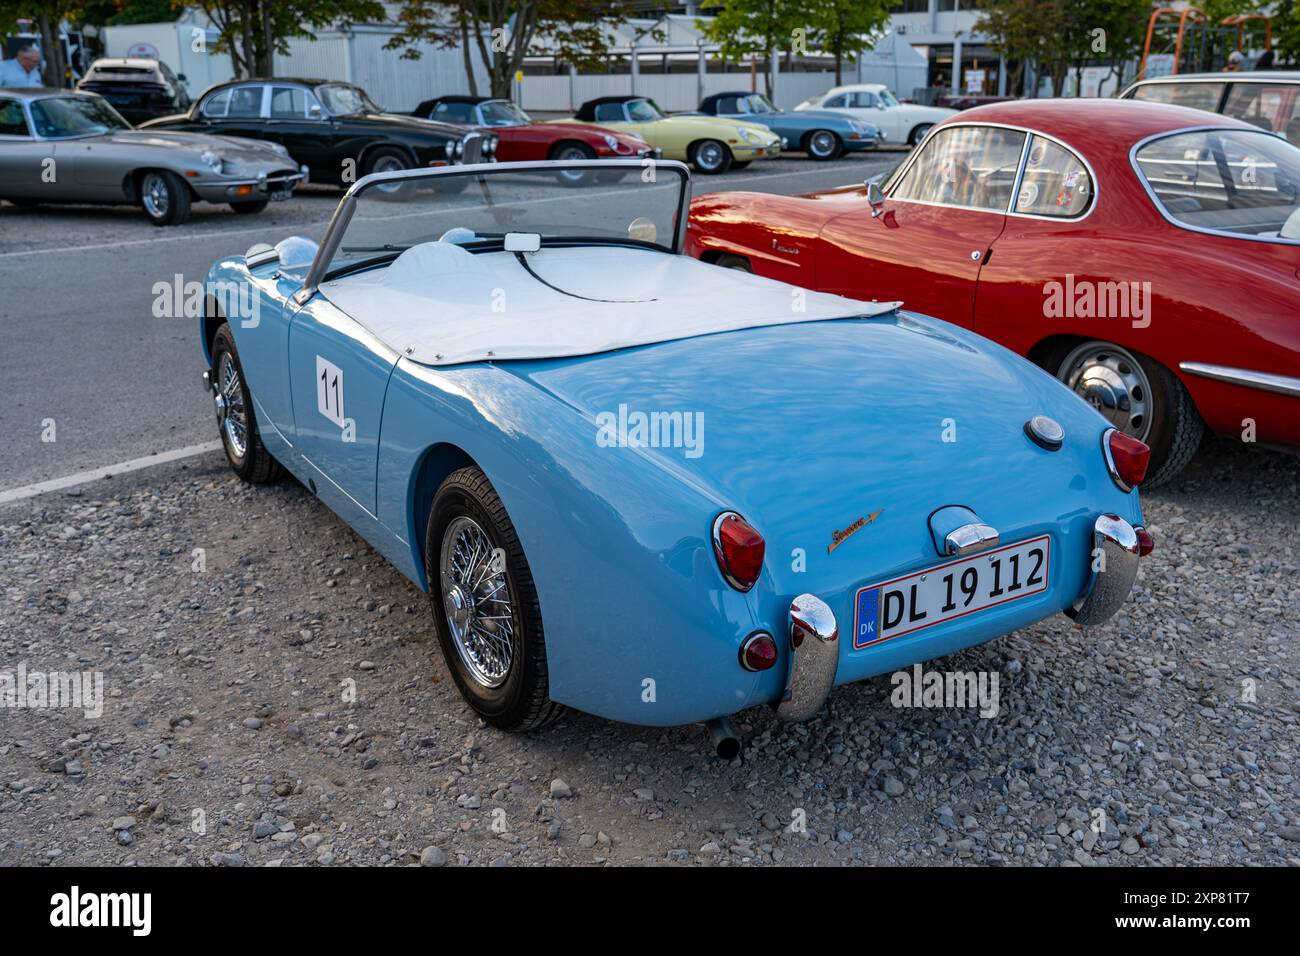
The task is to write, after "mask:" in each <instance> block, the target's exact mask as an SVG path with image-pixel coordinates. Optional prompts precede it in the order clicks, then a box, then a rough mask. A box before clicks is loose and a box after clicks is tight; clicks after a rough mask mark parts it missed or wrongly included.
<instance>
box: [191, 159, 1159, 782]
mask: <svg viewBox="0 0 1300 956" xmlns="http://www.w3.org/2000/svg"><path fill="white" fill-rule="evenodd" d="M569 167H574V169H570V168H569ZM575 170H578V171H585V170H590V171H592V172H593V173H595V175H592V176H589V177H587V178H586V179H582V182H583V183H584V185H583V186H582V187H581V188H580V189H577V190H575V189H574V188H573V187H572V182H573V181H574V180H575V178H578V179H581V177H575V176H574V175H573V172H574V171H575ZM566 172H567V173H568V175H565V173H566ZM689 191H690V182H689V176H688V173H687V170H686V167H685V166H683V165H681V164H680V163H673V162H659V163H645V164H643V163H640V162H636V161H630V162H625V161H609V160H606V161H592V162H587V163H583V162H577V163H565V164H556V163H518V164H495V165H490V166H488V165H485V166H459V167H444V168H440V169H434V170H411V171H406V172H394V173H382V174H376V175H372V176H367V177H365V178H364V179H362V180H360V181H359V182H357V183H356V184H355V185H353V186H352V188H351V189H349V190H348V193H347V195H346V196H345V197H344V198H343V200H342V201H341V202H340V204H339V207H338V210H337V211H336V213H335V214H334V218H333V221H332V222H331V224H330V226H329V229H328V231H327V233H326V235H325V237H324V239H323V240H322V242H321V244H320V245H319V247H317V245H316V244H315V243H313V242H310V241H309V240H305V239H301V238H290V239H286V240H284V241H282V242H280V243H279V244H278V245H276V246H274V247H272V246H269V245H257V246H254V247H253V248H252V249H250V250H249V252H248V253H247V255H245V256H236V257H232V258H228V259H223V260H221V261H220V262H218V263H216V264H215V265H214V266H213V267H212V269H211V271H210V273H209V275H208V279H207V283H208V284H207V291H208V307H207V310H206V311H207V314H206V316H205V317H204V319H203V321H202V328H201V334H202V348H203V354H204V357H205V360H206V363H207V365H208V368H209V371H208V372H207V373H205V379H207V381H208V383H209V386H210V389H211V395H212V400H213V403H214V406H215V409H216V416H217V422H218V425H219V428H220V433H221V438H222V441H223V443H224V445H225V449H226V454H227V456H228V458H229V460H230V464H231V466H232V468H233V469H234V470H235V472H236V473H237V474H238V475H239V476H240V477H241V478H243V479H244V480H245V481H249V482H254V483H257V482H264V481H269V480H271V479H273V478H274V477H275V476H276V475H277V474H278V473H279V472H280V470H281V468H284V469H287V470H289V471H290V472H292V473H293V474H294V475H295V476H296V477H297V478H298V479H299V480H300V481H301V482H302V483H303V484H304V485H306V486H307V487H308V488H310V489H311V490H312V491H313V492H314V493H315V494H316V495H318V496H319V497H320V499H321V500H322V501H324V502H325V503H326V504H327V505H328V506H329V507H330V508H331V509H333V510H334V511H335V512H336V513H337V514H338V515H340V516H341V517H342V518H343V519H344V520H345V521H347V522H348V524H350V525H351V526H352V527H353V528H354V529H356V531H357V532H358V533H359V534H361V535H362V536H363V537H364V538H365V539H366V540H367V541H369V542H370V543H371V544H372V545H373V546H374V548H375V549H376V550H377V551H379V552H380V553H381V554H383V555H385V556H386V557H387V558H388V559H389V560H390V561H391V562H392V563H393V564H394V565H395V566H396V567H397V568H399V569H400V570H401V571H402V572H403V573H404V574H405V575H407V576H408V577H409V578H410V579H411V580H412V581H414V582H415V583H416V584H417V585H418V586H419V587H420V588H421V589H423V590H426V591H428V592H429V594H430V595H431V597H432V619H431V625H432V626H433V627H434V628H435V629H436V631H437V633H438V636H439V638H440V642H441V645H442V650H443V653H444V655H445V657H446V661H447V665H448V667H449V669H450V671H451V673H452V674H453V676H454V678H455V681H456V683H457V685H458V687H459V688H460V690H461V692H462V694H463V695H464V697H465V699H466V700H467V701H468V702H469V704H470V705H471V706H472V707H473V709H474V710H475V711H477V713H478V714H480V715H481V716H482V717H483V719H484V720H486V721H488V722H489V723H491V724H493V725H495V726H497V727H500V728H504V729H507V730H526V729H529V728H533V727H537V726H540V725H541V724H544V723H546V722H547V721H548V720H550V719H551V718H553V717H554V716H556V714H557V713H558V712H559V711H560V709H561V707H562V705H568V706H571V707H575V708H578V709H580V710H584V711H588V712H591V713H594V714H599V715H603V716H605V717H609V718H613V719H616V720H621V721H628V722H632V723H638V724H657V725H671V724H683V723H690V722H695V721H705V722H709V723H710V724H711V728H712V730H713V733H714V737H715V741H716V743H717V746H718V750H719V753H721V754H723V755H725V756H731V755H733V754H734V753H736V751H737V747H738V744H737V742H736V740H735V739H734V737H733V736H732V735H731V733H730V731H729V729H728V728H727V726H726V721H725V718H726V717H727V716H728V715H731V714H735V713H736V712H737V711H741V710H744V709H745V708H748V707H754V706H756V705H760V704H767V705H771V706H772V707H774V708H775V710H776V712H777V713H778V714H779V715H780V716H782V717H785V718H789V719H794V720H799V719H805V718H808V717H810V716H812V715H814V714H816V713H817V712H818V711H819V709H820V708H821V707H822V705H823V703H824V701H825V700H826V697H827V695H828V694H829V693H830V692H831V689H832V688H833V687H834V686H835V685H838V684H844V683H848V682H851V681H859V680H862V679H863V678H866V677H870V676H872V675H876V674H881V673H887V672H890V671H894V670H896V669H898V668H901V667H904V666H907V665H910V664H912V663H914V662H918V661H923V660H928V659H930V658H934V657H938V656H940V655H944V654H949V653H951V652H953V651H956V650H958V649H960V648H964V647H969V646H971V645H973V644H977V643H980V642H982V641H987V640H989V639H991V638H994V637H997V636H999V635H1002V634H1006V633H1007V632H1009V631H1012V630H1015V629H1016V628H1020V627H1024V626H1026V625H1028V624H1031V623H1033V622H1035V621H1038V620H1040V619H1042V618H1045V617H1047V616H1049V615H1053V614H1056V613H1058V612H1062V611H1063V612H1065V613H1066V614H1068V615H1071V616H1072V617H1073V618H1074V619H1075V621H1077V622H1079V623H1081V624H1095V623H1097V622H1099V621H1102V620H1104V619H1106V618H1107V617H1109V616H1110V615H1111V614H1112V613H1113V612H1114V611H1115V609H1116V608H1117V607H1118V606H1119V605H1120V604H1121V603H1122V602H1123V601H1124V600H1125V598H1126V597H1127V595H1128V593H1129V590H1130V588H1131V586H1132V583H1133V581H1134V578H1135V576H1136V574H1137V563H1138V556H1139V554H1140V553H1145V551H1146V550H1149V548H1150V538H1149V536H1148V535H1147V534H1146V532H1145V531H1144V530H1143V529H1142V515H1141V510H1140V508H1139V503H1138V495H1137V492H1136V490H1135V486H1136V485H1137V484H1138V483H1139V482H1140V481H1141V480H1142V477H1143V472H1144V469H1145V464H1146V450H1145V446H1143V445H1141V443H1139V442H1137V441H1135V440H1133V439H1131V438H1128V437H1127V436H1124V435H1123V434H1122V433H1119V432H1116V431H1115V430H1114V429H1112V428H1110V427H1109V426H1108V423H1107V422H1106V421H1105V420H1104V419H1103V418H1102V417H1101V416H1100V415H1098V414H1097V412H1095V411H1094V410H1093V409H1092V408H1090V407H1089V406H1088V405H1087V404H1085V403H1084V402H1082V401H1081V400H1080V399H1078V398H1077V397H1076V396H1075V395H1074V394H1073V393H1071V392H1070V391H1069V390H1067V389H1066V388H1064V387H1063V386H1062V385H1061V384H1060V383H1059V382H1057V381H1056V380H1055V379H1054V378H1052V377H1051V376H1050V375H1047V374H1046V373H1044V372H1042V371H1041V370H1040V369H1038V368H1036V367H1035V366H1033V365H1031V364H1030V363H1029V362H1027V361H1025V360H1024V359H1022V358H1020V357H1019V356H1017V355H1014V354H1012V353H1011V352H1009V351H1007V350H1006V349H1003V348H1001V347H999V346H997V345H994V344H992V343H990V342H987V341H985V340H984V339H981V338H979V337H977V336H975V335H973V334H971V333H970V332H967V331H964V330H962V329H959V328H956V327H954V326H951V325H947V324H945V323H943V322H939V321H936V320H934V319H931V318H927V317H925V316H922V315H916V314H912V313H909V312H906V311H904V310H902V309H901V308H900V307H899V304H898V303H894V302H882V303H864V302H859V301H854V300H850V299H845V298H840V297H838V296H833V295H826V294H821V293H816V292H808V291H805V290H802V289H796V288H793V287H791V286H787V285H784V284H782V283H779V282H775V281H772V280H769V279H764V278H759V277H756V276H752V275H748V274H746V273H742V272H738V271H734V270H728V269H721V268H718V267H716V266H711V265H706V264H704V263H702V262H700V261H698V260H696V259H692V258H690V257H688V256H685V255H683V254H681V250H682V247H683V241H684V234H685V230H686V227H687V220H686V212H685V211H686V205H687V200H688V198H689Z"/></svg>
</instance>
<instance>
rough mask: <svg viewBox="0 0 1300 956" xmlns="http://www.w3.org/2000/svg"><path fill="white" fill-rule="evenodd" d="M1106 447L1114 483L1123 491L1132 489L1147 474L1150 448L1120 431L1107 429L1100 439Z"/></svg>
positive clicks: (1107, 459)
mask: <svg viewBox="0 0 1300 956" xmlns="http://www.w3.org/2000/svg"><path fill="white" fill-rule="evenodd" d="M1102 444H1103V446H1104V447H1105V449H1106V462H1107V464H1108V465H1109V466H1110V476H1111V477H1112V478H1114V479H1115V484H1117V485H1119V486H1120V488H1122V489H1123V490H1124V491H1132V490H1133V489H1134V488H1136V487H1137V486H1138V485H1140V484H1142V479H1143V478H1145V477H1146V476H1147V464H1148V462H1150V460H1151V449H1150V448H1148V447H1147V446H1146V444H1145V443H1144V442H1140V441H1138V440H1137V439H1136V438H1134V437H1133V436H1132V435H1126V434H1124V433H1123V432H1122V431H1118V430H1117V429H1114V428H1111V429H1108V430H1107V432H1106V434H1105V436H1104V437H1103V439H1102Z"/></svg>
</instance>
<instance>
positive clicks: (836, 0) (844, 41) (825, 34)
mask: <svg viewBox="0 0 1300 956" xmlns="http://www.w3.org/2000/svg"><path fill="white" fill-rule="evenodd" d="M891 6H892V3H891V2H889V0H821V2H820V3H816V4H814V5H813V7H812V13H813V20H812V24H811V29H810V35H809V39H810V40H811V41H812V42H813V43H814V44H815V45H816V46H817V47H819V48H820V49H822V50H825V51H826V52H827V53H830V54H831V55H832V56H834V57H835V85H836V86H839V85H840V84H841V83H843V82H844V58H845V57H846V56H853V57H856V56H857V55H858V54H859V53H862V52H863V51H865V50H870V49H871V48H872V47H873V46H874V45H875V42H876V38H877V36H878V35H879V34H880V32H881V30H882V28H883V27H884V26H885V25H886V24H888V23H889V17H890V7H891Z"/></svg>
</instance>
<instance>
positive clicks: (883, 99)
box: [876, 90, 898, 110]
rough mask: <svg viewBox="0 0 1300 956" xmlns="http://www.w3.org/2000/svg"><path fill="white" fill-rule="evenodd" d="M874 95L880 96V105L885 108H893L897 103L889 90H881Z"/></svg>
mask: <svg viewBox="0 0 1300 956" xmlns="http://www.w3.org/2000/svg"><path fill="white" fill-rule="evenodd" d="M876 95H877V96H879V97H880V105H881V106H883V107H884V108H885V109H887V110H888V109H893V108H894V107H895V106H897V105H898V100H897V99H896V98H895V97H894V94H893V93H891V92H889V90H881V91H880V92H879V93H877V94H876Z"/></svg>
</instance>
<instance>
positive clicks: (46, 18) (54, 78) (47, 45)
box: [36, 11, 67, 87]
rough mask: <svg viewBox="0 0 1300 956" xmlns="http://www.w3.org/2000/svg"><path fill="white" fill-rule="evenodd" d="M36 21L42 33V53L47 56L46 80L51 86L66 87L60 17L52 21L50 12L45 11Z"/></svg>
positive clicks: (65, 68)
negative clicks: (60, 39)
mask: <svg viewBox="0 0 1300 956" xmlns="http://www.w3.org/2000/svg"><path fill="white" fill-rule="evenodd" d="M36 22H37V30H38V32H39V33H40V35H41V53H42V54H44V56H45V73H44V79H45V82H46V83H48V84H49V85H50V86H57V87H64V86H65V85H66V83H67V81H66V78H65V74H66V72H67V67H66V65H65V64H64V62H63V44H62V43H61V42H59V19H58V18H55V19H54V22H53V23H51V21H50V14H49V13H48V12H45V11H43V12H42V13H40V14H39V16H38V17H37V20H36Z"/></svg>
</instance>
